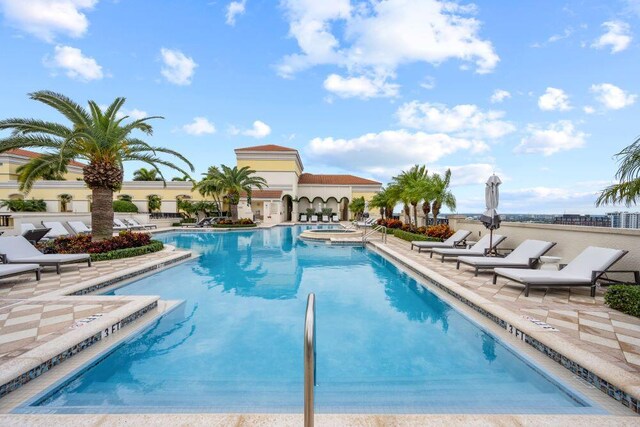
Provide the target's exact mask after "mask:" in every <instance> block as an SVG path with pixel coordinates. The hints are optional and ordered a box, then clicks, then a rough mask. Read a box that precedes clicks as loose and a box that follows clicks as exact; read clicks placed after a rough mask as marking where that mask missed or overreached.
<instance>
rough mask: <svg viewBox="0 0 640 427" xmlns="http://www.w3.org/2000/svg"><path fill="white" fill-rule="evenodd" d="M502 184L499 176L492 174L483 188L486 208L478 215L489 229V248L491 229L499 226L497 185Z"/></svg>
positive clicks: (490, 245)
mask: <svg viewBox="0 0 640 427" xmlns="http://www.w3.org/2000/svg"><path fill="white" fill-rule="evenodd" d="M500 184H502V181H500V178H498V177H497V176H496V174H493V175H491V176H490V177H489V179H488V180H487V184H486V186H485V189H484V198H485V204H486V207H487V210H486V211H485V212H484V214H482V216H481V217H480V221H481V222H482V223H483V224H484V226H485V227H487V228H488V229H489V248H492V247H493V230H496V229H498V228H500V215H498V211H497V210H496V209H498V203H499V201H500V193H499V190H498V187H499V186H500Z"/></svg>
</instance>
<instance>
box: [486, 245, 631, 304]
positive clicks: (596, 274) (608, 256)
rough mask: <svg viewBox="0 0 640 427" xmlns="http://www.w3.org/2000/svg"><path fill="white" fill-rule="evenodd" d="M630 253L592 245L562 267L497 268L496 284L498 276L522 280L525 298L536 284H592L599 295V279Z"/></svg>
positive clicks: (551, 285)
mask: <svg viewBox="0 0 640 427" xmlns="http://www.w3.org/2000/svg"><path fill="white" fill-rule="evenodd" d="M627 252H628V251H623V250H620V249H608V248H598V247H595V246H589V247H588V248H586V249H585V250H584V251H582V252H581V253H580V255H578V256H577V257H575V258H574V259H573V261H571V262H570V263H569V264H567V265H566V266H565V267H564V268H563V269H562V270H520V269H517V268H496V269H495V270H494V271H493V283H496V281H497V279H498V276H501V277H505V278H507V279H509V280H513V281H515V282H518V283H522V284H523V285H524V296H525V297H528V296H529V288H530V287H532V286H536V287H545V288H551V287H570V286H589V287H591V296H592V297H595V296H596V282H597V281H598V279H600V277H601V276H602V275H603V274H605V273H607V272H609V273H612V272H614V271H613V270H609V268H611V266H612V265H613V264H615V263H616V262H618V261H619V260H620V259H621V258H622V257H623V256H625V255H626V254H627ZM617 272H622V271H617ZM625 272H626V271H625Z"/></svg>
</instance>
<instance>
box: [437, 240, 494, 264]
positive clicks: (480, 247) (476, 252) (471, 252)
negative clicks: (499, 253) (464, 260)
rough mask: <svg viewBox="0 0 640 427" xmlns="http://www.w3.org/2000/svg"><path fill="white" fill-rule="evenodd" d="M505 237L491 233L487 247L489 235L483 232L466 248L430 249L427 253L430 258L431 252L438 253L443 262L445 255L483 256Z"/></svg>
mask: <svg viewBox="0 0 640 427" xmlns="http://www.w3.org/2000/svg"><path fill="white" fill-rule="evenodd" d="M504 239H506V237H505V236H501V235H499V234H494V235H493V242H492V243H491V245H492V246H491V247H489V235H488V234H485V235H484V237H483V238H482V239H480V240H478V241H477V242H476V243H475V244H474V245H473V246H471V247H470V248H467V249H434V250H432V251H431V254H430V255H429V257H430V258H433V254H434V253H435V254H438V255H440V256H441V257H442V259H441V261H442V262H444V259H445V258H447V257H459V256H465V255H466V256H485V255H487V254H488V253H489V252H490V251H491V250H493V249H495V248H496V246H498V245H499V244H500V243H502V241H503V240H504Z"/></svg>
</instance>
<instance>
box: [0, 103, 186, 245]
mask: <svg viewBox="0 0 640 427" xmlns="http://www.w3.org/2000/svg"><path fill="white" fill-rule="evenodd" d="M29 97H30V98H31V99H33V100H35V101H38V102H42V103H43V104H45V105H48V106H50V107H52V108H54V109H55V110H57V111H58V112H59V113H61V114H62V115H63V116H64V117H65V118H66V119H67V120H69V121H70V122H71V123H70V125H69V126H68V125H65V124H60V123H56V122H48V121H44V120H38V119H18V118H10V119H6V120H1V121H0V130H5V129H10V130H12V133H11V135H10V136H9V137H7V138H3V139H0V153H2V152H6V151H9V150H12V149H14V148H40V149H44V150H46V152H45V153H44V154H42V155H41V156H39V157H36V158H34V159H32V160H30V161H29V163H28V166H27V167H26V168H25V170H26V172H23V174H21V175H20V190H21V191H24V192H28V191H29V190H30V189H31V187H32V186H33V183H34V182H35V181H36V180H38V179H41V178H42V176H43V173H44V172H45V171H51V170H56V171H62V170H63V169H64V168H65V167H66V166H67V165H68V164H69V162H70V161H72V160H81V161H82V160H84V161H86V162H88V164H87V165H86V166H85V167H84V169H83V179H84V182H85V183H86V184H87V186H88V187H89V188H90V189H91V192H92V200H93V209H92V211H91V221H92V228H93V238H94V239H96V240H103V239H107V238H110V237H111V236H112V235H113V206H112V200H113V192H114V191H116V190H119V189H120V187H121V186H122V176H123V162H126V161H131V160H134V161H140V162H144V163H146V164H148V165H149V166H151V167H152V168H153V169H155V170H156V171H157V172H158V174H159V175H160V177H161V178H163V176H162V172H160V170H159V169H158V165H163V166H166V167H169V168H171V169H175V170H177V171H178V172H180V173H182V174H185V175H187V172H186V171H184V170H183V169H182V168H181V167H179V166H177V165H176V164H174V163H172V162H169V161H167V160H163V159H161V158H159V157H158V156H157V153H166V154H170V155H172V156H175V157H177V158H178V159H180V160H182V161H183V162H185V163H186V164H187V165H188V167H189V169H190V170H192V171H193V170H194V168H193V165H192V164H191V162H189V160H187V159H186V158H185V157H184V156H183V155H182V154H180V153H178V152H176V151H174V150H170V149H168V148H162V147H152V146H151V145H149V144H148V143H146V142H144V141H143V140H141V139H139V138H137V137H135V136H133V135H132V133H133V132H134V131H141V132H143V133H145V134H146V135H151V134H152V133H153V128H152V127H151V125H149V124H148V123H147V122H148V121H149V120H151V119H155V118H161V117H145V118H142V119H139V120H133V121H130V122H129V123H125V120H126V119H128V116H124V117H121V118H118V117H117V114H118V111H119V110H120V109H121V107H122V105H123V104H124V102H125V98H116V99H115V100H114V101H113V103H111V105H109V107H107V108H106V109H105V110H104V111H103V110H102V109H101V108H100V107H99V106H98V104H97V103H96V102H94V101H89V109H88V110H87V109H86V108H85V107H82V106H81V105H79V104H77V103H75V102H74V101H72V100H71V99H70V98H67V97H66V96H64V95H61V94H59V93H55V92H51V91H39V92H34V93H32V94H30V95H29ZM163 179H164V178H163Z"/></svg>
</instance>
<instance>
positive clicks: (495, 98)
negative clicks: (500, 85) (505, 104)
mask: <svg viewBox="0 0 640 427" xmlns="http://www.w3.org/2000/svg"><path fill="white" fill-rule="evenodd" d="M508 98H511V93H510V92H509V91H506V90H504V89H496V90H495V91H493V95H491V103H492V104H498V103H500V102H502V101H504V100H505V99H508Z"/></svg>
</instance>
